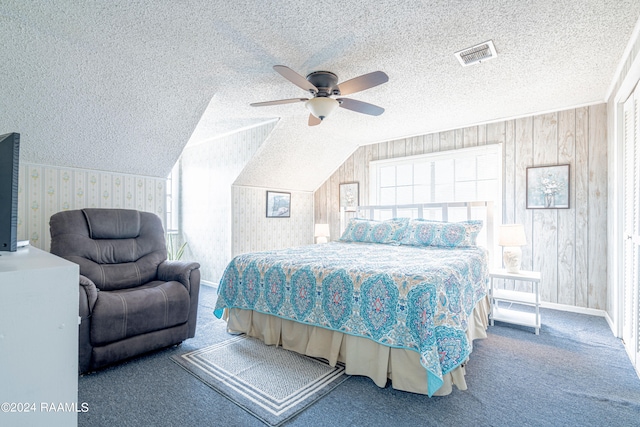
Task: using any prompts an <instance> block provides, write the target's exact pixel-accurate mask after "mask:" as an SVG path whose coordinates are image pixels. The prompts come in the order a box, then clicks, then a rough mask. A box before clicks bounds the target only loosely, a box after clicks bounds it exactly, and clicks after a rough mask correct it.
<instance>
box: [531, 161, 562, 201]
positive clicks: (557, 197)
mask: <svg viewBox="0 0 640 427" xmlns="http://www.w3.org/2000/svg"><path fill="white" fill-rule="evenodd" d="M568 208H569V165H556V166H536V167H530V168H527V209H568Z"/></svg>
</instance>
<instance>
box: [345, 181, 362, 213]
mask: <svg viewBox="0 0 640 427" xmlns="http://www.w3.org/2000/svg"><path fill="white" fill-rule="evenodd" d="M359 199H360V196H359V194H358V183H357V182H345V183H344V184H340V208H341V209H342V208H344V210H345V211H347V212H355V210H356V207H358V204H359V203H360V200H359Z"/></svg>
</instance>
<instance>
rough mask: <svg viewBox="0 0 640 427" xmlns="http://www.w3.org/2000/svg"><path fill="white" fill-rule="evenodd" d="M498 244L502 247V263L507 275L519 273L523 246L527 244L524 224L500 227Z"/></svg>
mask: <svg viewBox="0 0 640 427" xmlns="http://www.w3.org/2000/svg"><path fill="white" fill-rule="evenodd" d="M498 240H499V241H498V244H499V245H500V246H502V261H503V262H504V268H505V269H506V270H507V273H519V272H520V264H521V262H522V249H521V246H524V245H526V244H527V236H526V235H525V234H524V226H523V225H522V224H505V225H501V226H500V234H499V237H498Z"/></svg>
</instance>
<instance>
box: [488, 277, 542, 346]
mask: <svg viewBox="0 0 640 427" xmlns="http://www.w3.org/2000/svg"><path fill="white" fill-rule="evenodd" d="M495 279H508V280H520V281H523V282H531V284H532V287H533V292H522V291H510V290H506V289H496V288H495V286H494V281H495ZM489 281H490V287H489V298H490V301H491V313H490V314H489V319H490V320H491V326H493V321H494V320H498V321H500V322H506V323H511V324H514V325H521V326H530V327H532V328H534V329H535V331H536V335H538V334H539V332H540V272H538V271H524V270H520V272H519V273H508V272H507V271H506V270H504V269H501V270H491V271H489ZM500 301H503V302H509V303H511V304H518V305H526V306H530V307H534V312H532V313H530V312H523V311H518V310H514V309H511V308H510V307H511V305H510V306H509V307H499V306H498V303H499V302H500Z"/></svg>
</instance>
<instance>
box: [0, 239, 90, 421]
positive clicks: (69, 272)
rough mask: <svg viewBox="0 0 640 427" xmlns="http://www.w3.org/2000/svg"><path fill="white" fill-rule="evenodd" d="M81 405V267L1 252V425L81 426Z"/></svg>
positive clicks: (26, 250) (46, 256) (39, 254)
mask: <svg viewBox="0 0 640 427" xmlns="http://www.w3.org/2000/svg"><path fill="white" fill-rule="evenodd" d="M77 400H78V266H77V265H76V264H74V263H71V262H69V261H67V260H64V259H62V258H59V257H57V256H55V255H51V254H50V253H48V252H45V251H42V250H40V249H36V248H33V247H30V246H26V247H23V248H19V249H18V250H17V251H16V252H0V425H2V426H65V427H66V426H77V425H78V412H79V411H83V410H86V409H87V408H86V405H87V404H86V403H85V404H84V405H83V404H82V403H78V401H77ZM89 410H90V408H89Z"/></svg>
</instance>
